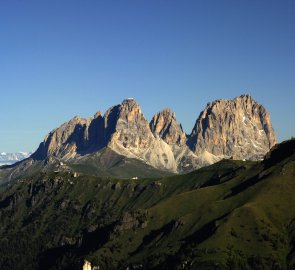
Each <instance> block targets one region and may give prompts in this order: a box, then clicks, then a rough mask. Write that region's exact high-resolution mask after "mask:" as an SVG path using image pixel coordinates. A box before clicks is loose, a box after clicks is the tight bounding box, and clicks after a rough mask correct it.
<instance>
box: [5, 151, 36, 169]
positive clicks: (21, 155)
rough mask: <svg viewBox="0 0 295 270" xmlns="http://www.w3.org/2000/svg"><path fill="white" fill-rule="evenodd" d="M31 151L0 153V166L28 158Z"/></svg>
mask: <svg viewBox="0 0 295 270" xmlns="http://www.w3.org/2000/svg"><path fill="white" fill-rule="evenodd" d="M31 154H32V153H29V152H18V153H5V152H2V153H0V166H1V165H11V164H13V163H16V162H18V161H21V160H23V159H25V158H28V157H29V156H30V155H31Z"/></svg>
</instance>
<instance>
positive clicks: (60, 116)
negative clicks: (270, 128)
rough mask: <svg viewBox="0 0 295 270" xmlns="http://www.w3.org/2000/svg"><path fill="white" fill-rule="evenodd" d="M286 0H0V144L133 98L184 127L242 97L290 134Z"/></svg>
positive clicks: (22, 141)
mask: <svg viewBox="0 0 295 270" xmlns="http://www.w3.org/2000/svg"><path fill="white" fill-rule="evenodd" d="M294 14H295V1H291V0H290V1H271V0H265V1H263V0H260V1H257V0H255V1H254V0H253V1H252V0H250V1H226V0H225V1H220V0H215V1H214V0H211V1H196V0H192V1H189V0H188V1H180V0H178V1H174V0H169V1H168V0H167V1H163V0H138V1H135V0H133V1H129V0H124V1H123V0H122V1H118V0H117V1H111V0H110V1H109V0H108V1H96V0H95V1H94V0H93V1H91V0H88V1H82V0H80V1H76V0H63V1H60V0H57V1H56V0H51V1H39V0H38V1H37V0H36V1H31V0H26V1H14V0H3V1H0V91H1V92H0V93H1V99H0V102H1V103H0V121H1V129H0V151H6V152H14V151H20V150H22V151H23V150H35V149H36V148H37V146H38V144H39V143H40V142H41V141H42V140H43V138H44V136H45V135H46V134H47V133H48V132H49V131H50V130H52V129H53V128H55V127H57V126H59V125H60V124H62V123H63V122H65V121H67V120H69V119H70V118H72V117H73V116H75V115H80V116H83V117H89V116H92V115H93V114H94V113H95V112H96V111H98V110H101V111H103V112H105V110H106V109H107V108H109V107H110V106H112V105H115V104H118V103H120V102H121V101H122V100H123V99H124V98H127V97H134V98H135V99H136V100H137V101H138V103H139V104H140V105H141V107H142V110H143V112H144V114H145V116H146V118H147V119H148V120H150V119H151V117H152V116H153V114H154V113H156V112H158V111H160V110H161V109H162V108H165V107H171V108H172V110H174V111H175V112H176V115H177V118H178V120H179V121H180V122H181V123H182V125H183V127H184V129H185V131H186V132H187V133H190V132H191V129H192V127H193V125H194V122H195V120H196V118H197V116H198V115H199V113H200V111H201V110H202V109H203V108H204V107H205V105H206V104H207V102H209V101H212V100H215V99H218V98H233V97H236V96H239V95H240V94H243V93H249V94H251V95H252V96H253V97H254V98H255V99H256V100H257V101H259V102H260V103H262V104H263V105H265V107H266V108H267V109H268V110H269V112H270V114H271V118H272V122H273V125H274V128H275V131H276V133H277V135H278V139H279V140H280V141H281V140H283V139H287V138H289V137H291V136H295V120H294V116H295V106H294V100H295V16H294Z"/></svg>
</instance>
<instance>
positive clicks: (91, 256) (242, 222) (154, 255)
mask: <svg viewBox="0 0 295 270" xmlns="http://www.w3.org/2000/svg"><path fill="white" fill-rule="evenodd" d="M294 194H295V140H291V141H287V142H285V143H283V144H280V145H278V146H277V147H276V149H274V150H273V151H272V152H271V153H270V154H269V155H268V156H267V158H266V160H265V161H263V162H261V163H259V162H243V161H233V160H223V161H221V162H219V163H217V164H214V165H212V166H209V167H206V168H202V169H200V170H197V171H195V172H192V173H189V174H186V175H177V176H170V177H161V178H154V179H150V178H146V179H145V178H142V179H137V180H132V179H117V178H112V177H104V178H100V177H97V176H87V175H83V174H81V175H80V176H79V177H76V178H75V177H73V175H72V174H71V173H66V172H64V173H63V172H60V173H38V174H36V175H34V176H33V177H27V178H25V179H22V180H20V181H19V182H18V183H17V184H15V185H13V186H12V187H10V188H9V189H8V190H6V191H5V192H2V193H1V195H0V269H2V270H5V269H82V265H83V262H84V260H85V259H87V260H88V261H90V262H91V263H92V265H94V266H99V267H100V268H99V269H124V270H126V269H295V244H294V243H295V242H294V241H295V196H294Z"/></svg>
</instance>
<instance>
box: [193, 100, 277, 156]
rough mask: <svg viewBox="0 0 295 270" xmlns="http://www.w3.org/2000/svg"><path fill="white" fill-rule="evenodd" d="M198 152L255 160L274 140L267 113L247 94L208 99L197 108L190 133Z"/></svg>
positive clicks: (194, 149) (263, 153) (264, 152)
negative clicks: (203, 106)
mask: <svg viewBox="0 0 295 270" xmlns="http://www.w3.org/2000/svg"><path fill="white" fill-rule="evenodd" d="M189 143H190V146H191V148H192V149H193V151H194V152H195V153H196V154H197V155H198V154H200V153H202V152H203V151H208V152H209V153H211V154H213V155H215V156H225V157H232V158H233V159H250V160H257V159H261V158H263V156H264V155H265V154H266V153H267V152H268V151H269V149H270V148H271V147H272V146H273V145H275V144H276V136H275V133H274V130H273V128H272V124H271V121H270V116H269V113H268V112H267V111H266V109H265V108H264V107H263V106H262V105H260V104H259V103H257V102H256V101H255V100H254V99H252V97H251V96H249V95H242V96H240V97H237V98H235V99H233V100H217V101H214V102H212V103H209V104H208V105H207V107H206V108H205V110H204V111H203V112H201V114H200V116H199V118H198V119H197V121H196V124H195V127H194V128H193V131H192V133H191V136H190V141H189Z"/></svg>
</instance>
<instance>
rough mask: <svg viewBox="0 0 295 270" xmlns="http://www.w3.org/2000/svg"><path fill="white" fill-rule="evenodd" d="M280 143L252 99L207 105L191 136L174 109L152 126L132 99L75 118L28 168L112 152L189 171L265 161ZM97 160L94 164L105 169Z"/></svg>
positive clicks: (173, 170)
mask: <svg viewBox="0 0 295 270" xmlns="http://www.w3.org/2000/svg"><path fill="white" fill-rule="evenodd" d="M276 142H277V141H276V136H275V133H274V130H273V128H272V124H271V120H270V116H269V113H268V112H267V111H266V109H265V108H264V107H263V106H262V105H261V104H259V103H257V102H256V101H255V100H254V99H253V98H252V97H251V96H249V95H241V96H239V97H236V98H235V99H233V100H216V101H213V102H211V103H208V104H207V106H206V107H205V109H204V110H203V111H202V112H201V113H200V116H199V117H198V118H197V120H196V123H195V126H194V128H193V129H192V132H191V134H186V133H185V132H184V131H183V129H182V126H181V124H180V123H179V122H178V121H177V118H176V114H175V113H174V112H173V111H172V110H171V109H169V108H166V109H164V110H162V111H160V112H158V113H157V114H155V115H154V116H153V118H152V119H151V121H150V122H148V121H147V119H146V118H145V116H144V114H143V113H142V110H141V107H140V106H139V104H138V103H137V102H136V101H135V100H134V99H132V98H129V99H125V100H123V101H122V103H121V104H118V105H115V106H112V107H111V108H109V109H108V110H107V111H106V112H105V113H104V115H103V114H102V113H101V112H97V113H96V114H95V115H94V117H91V118H81V117H79V116H75V117H74V118H72V119H71V120H70V121H68V122H65V123H63V124H62V125H61V126H60V127H58V128H56V129H54V130H53V131H51V132H50V133H49V134H48V135H47V136H46V137H45V139H44V141H43V142H42V143H41V144H40V145H39V147H38V149H37V150H36V151H35V153H33V154H32V155H31V157H30V158H29V160H30V161H27V163H26V164H28V166H30V164H31V163H32V164H34V163H36V162H37V163H38V162H39V164H41V163H42V162H44V161H46V164H47V165H48V164H50V163H51V164H52V165H53V164H54V163H56V162H63V163H66V162H68V163H75V164H76V163H77V162H79V160H81V159H83V158H84V157H85V156H87V155H95V153H97V152H99V151H107V150H105V149H108V148H109V149H111V150H112V151H113V155H119V156H124V157H125V158H126V159H129V160H139V161H140V162H142V164H146V165H147V166H152V167H153V168H155V170H161V171H167V172H171V173H185V172H189V171H192V170H194V169H197V168H201V167H203V166H207V165H210V164H213V163H215V162H217V161H219V160H221V159H223V158H233V159H246V160H261V159H262V158H263V156H264V155H265V154H266V153H267V152H268V151H269V149H271V147H272V146H273V145H275V144H276ZM40 162H41V163H40ZM97 162H98V161H96V163H94V164H93V166H100V165H101V164H99V163H97ZM38 166H39V165H38ZM40 166H41V165H40ZM54 166H55V165H54ZM35 167H36V166H35ZM49 167H50V166H47V168H49ZM51 167H52V166H51ZM44 169H45V167H44ZM11 173H13V170H12V171H11V172H10V175H11ZM1 175H3V177H5V175H6V176H7V174H5V172H2V173H1V172H0V178H1ZM13 176H14V177H17V173H13ZM3 177H2V178H3ZM10 178H11V177H10Z"/></svg>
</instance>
